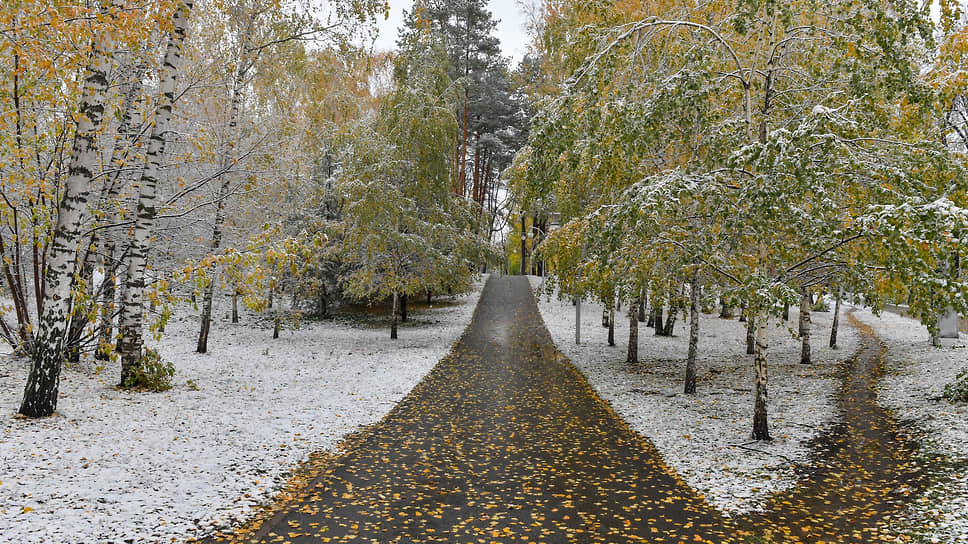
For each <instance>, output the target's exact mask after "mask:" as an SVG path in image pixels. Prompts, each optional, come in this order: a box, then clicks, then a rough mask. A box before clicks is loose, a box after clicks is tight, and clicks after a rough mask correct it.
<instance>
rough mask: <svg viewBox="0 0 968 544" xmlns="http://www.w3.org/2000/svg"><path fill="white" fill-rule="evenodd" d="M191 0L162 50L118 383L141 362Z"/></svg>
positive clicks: (131, 259) (135, 232) (184, 3)
mask: <svg viewBox="0 0 968 544" xmlns="http://www.w3.org/2000/svg"><path fill="white" fill-rule="evenodd" d="M193 5H194V0H183V1H182V3H181V4H180V5H179V6H178V9H177V10H176V11H175V14H174V16H173V17H172V31H171V35H170V36H169V38H168V46H167V48H166V50H165V59H164V65H163V68H162V75H161V82H160V84H159V87H158V91H159V101H158V106H157V107H156V108H155V118H154V124H153V126H152V128H151V136H150V137H149V139H148V152H147V155H146V157H145V168H144V170H143V171H142V172H141V182H140V183H139V186H138V189H139V191H138V209H137V212H136V216H135V224H134V228H133V229H132V234H131V240H130V242H129V249H128V272H127V275H126V277H125V282H124V289H123V292H122V295H121V300H122V304H121V318H120V324H119V325H120V326H119V328H120V334H121V340H120V344H119V346H118V348H119V350H118V351H120V353H121V384H120V385H121V386H122V387H123V386H124V384H125V383H126V382H127V381H128V379H129V378H130V377H131V376H132V372H133V371H134V370H135V368H136V367H137V366H138V365H139V364H141V362H140V361H141V352H142V329H143V322H144V291H145V269H146V268H147V265H148V252H149V250H150V243H151V230H152V228H153V227H154V222H155V214H156V209H155V205H156V202H155V201H156V192H157V186H158V176H159V171H160V169H161V163H162V159H163V158H164V154H165V136H166V132H167V131H168V125H169V123H170V121H171V112H172V107H173V104H174V100H175V82H176V80H177V77H178V67H179V65H180V64H181V48H182V45H183V44H184V43H185V35H186V34H187V33H188V16H189V14H190V13H191V10H192V6H193Z"/></svg>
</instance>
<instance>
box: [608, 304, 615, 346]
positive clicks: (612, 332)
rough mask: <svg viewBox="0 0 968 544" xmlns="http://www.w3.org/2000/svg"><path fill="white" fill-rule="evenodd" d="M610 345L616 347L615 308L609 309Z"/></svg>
mask: <svg viewBox="0 0 968 544" xmlns="http://www.w3.org/2000/svg"><path fill="white" fill-rule="evenodd" d="M608 345H609V346H614V345H615V306H614V305H613V306H612V307H611V308H609V309H608Z"/></svg>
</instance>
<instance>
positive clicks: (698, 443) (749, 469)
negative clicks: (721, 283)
mask: <svg viewBox="0 0 968 544" xmlns="http://www.w3.org/2000/svg"><path fill="white" fill-rule="evenodd" d="M539 282H540V278H532V285H534V286H535V287H538V285H539ZM538 306H539V308H540V309H541V315H542V317H543V318H544V321H545V324H546V325H547V327H548V330H549V331H550V332H551V335H552V337H553V338H554V340H555V344H556V345H557V346H558V349H560V350H561V351H562V353H564V354H565V356H567V357H568V358H569V359H570V360H571V362H572V363H573V364H574V365H575V366H576V367H578V369H579V370H580V371H581V372H582V373H583V374H584V375H585V377H586V378H587V379H588V381H589V383H590V384H591V386H592V387H593V388H594V389H595V390H596V391H597V392H598V393H599V394H600V395H601V396H602V398H604V399H605V400H607V401H608V402H609V403H610V404H611V405H612V407H613V408H614V409H615V411H616V412H618V414H619V415H621V416H622V417H623V418H624V419H625V420H626V421H627V422H628V424H629V425H630V426H631V427H632V428H633V429H634V430H635V431H637V432H638V433H640V434H641V435H643V436H644V437H646V438H647V439H649V441H651V442H652V443H653V444H654V445H655V446H656V447H657V448H658V449H659V452H660V453H661V454H662V457H663V458H664V459H665V461H666V462H667V463H668V464H669V466H671V467H672V468H673V469H674V470H675V471H676V472H678V474H679V475H680V476H682V477H683V479H684V480H685V481H686V482H687V483H688V484H689V485H691V486H693V487H694V488H696V489H697V490H699V491H700V492H701V493H702V494H704V495H705V496H706V499H707V500H708V501H709V502H710V503H711V504H713V505H714V506H716V507H718V508H720V509H722V510H724V511H725V512H726V513H739V512H743V511H748V510H752V509H756V508H757V507H758V506H759V505H760V504H762V501H763V499H764V498H766V497H767V496H768V495H770V494H772V493H774V492H776V491H778V490H782V489H785V488H788V487H790V486H792V485H793V484H795V483H796V474H795V471H794V470H793V466H794V465H795V464H798V463H804V462H806V461H807V459H808V457H809V453H810V452H809V447H808V446H809V444H808V442H809V441H810V439H811V438H814V437H815V436H817V435H818V434H819V433H820V432H821V431H822V430H823V429H824V426H825V425H826V424H827V423H829V422H831V421H832V420H833V419H834V418H835V417H836V416H837V412H838V409H837V405H836V393H837V390H838V388H839V380H838V379H837V378H836V377H835V375H834V374H835V373H836V372H837V370H838V368H839V363H840V361H842V360H844V359H847V358H849V357H850V356H851V355H853V353H854V351H855V350H856V348H857V345H858V336H857V333H856V331H854V330H853V329H851V328H850V327H848V326H847V325H846V322H847V319H846V311H845V310H844V309H843V308H842V310H841V317H840V323H841V326H840V329H839V334H838V345H839V349H837V350H833V349H830V348H829V347H827V343H828V339H829V338H828V336H827V335H828V334H829V331H830V325H831V321H832V318H833V313H832V312H813V313H812V314H811V318H812V320H813V326H814V328H813V331H814V332H813V338H812V342H811V347H812V355H813V361H814V362H813V364H811V365H801V364H800V341H799V340H798V339H794V338H793V336H792V334H791V332H790V329H789V328H790V327H793V328H794V329H795V328H796V326H797V325H796V319H797V309H796V308H791V310H790V317H791V320H792V321H791V322H788V323H786V324H785V325H784V326H783V327H779V328H771V330H770V347H769V351H768V357H769V380H770V381H769V394H770V400H769V418H770V425H771V433H772V436H773V440H772V441H771V442H769V443H758V442H751V441H750V433H751V431H752V416H753V393H752V384H753V363H752V356H751V355H747V354H746V324H745V323H741V322H738V321H737V320H736V319H729V320H727V319H720V318H719V317H718V313H717V314H713V315H709V314H702V317H701V319H700V321H699V323H700V342H699V359H698V361H697V369H698V380H697V382H698V383H697V387H698V394H696V395H695V396H692V395H684V394H682V387H683V377H684V375H685V359H686V353H687V350H688V340H689V338H688V336H689V335H688V326H689V325H688V320H684V319H683V318H682V315H681V314H680V318H679V320H678V322H677V323H676V331H675V334H676V336H675V337H673V338H668V337H656V336H654V334H653V331H652V329H649V328H647V327H645V324H644V323H640V324H639V360H640V361H641V362H640V363H639V364H638V365H634V366H633V365H629V364H627V363H625V358H626V350H627V345H628V331H629V324H628V317H627V315H626V314H625V312H616V319H615V321H616V326H615V343H616V346H615V347H609V346H608V344H607V333H608V331H607V329H606V328H603V327H602V305H600V304H590V303H588V302H583V303H582V312H581V315H582V327H581V331H582V333H581V336H582V344H581V345H576V344H575V329H574V326H575V308H574V306H573V305H572V304H571V303H570V302H569V301H559V300H557V299H555V298H553V297H548V296H547V295H541V296H540V297H539V302H538ZM623 309H625V308H624V307H623ZM774 321H776V320H774ZM747 448H748V449H747Z"/></svg>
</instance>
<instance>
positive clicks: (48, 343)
mask: <svg viewBox="0 0 968 544" xmlns="http://www.w3.org/2000/svg"><path fill="white" fill-rule="evenodd" d="M122 6H123V4H122V2H120V0H116V1H115V2H114V3H113V4H111V6H110V7H105V9H103V10H102V11H101V12H100V13H99V14H98V19H99V22H100V24H99V25H98V28H97V30H96V31H95V34H94V37H93V39H92V45H91V57H90V59H91V60H90V64H89V65H88V67H87V69H86V70H85V72H84V84H83V88H82V91H81V96H80V100H79V105H78V114H77V128H76V130H75V134H74V144H73V146H72V148H71V152H70V156H71V159H70V163H69V169H68V174H67V177H66V179H65V180H64V188H63V193H62V194H61V195H60V197H59V204H58V207H57V220H56V223H55V226H54V230H53V234H52V239H51V245H50V256H49V259H48V261H47V267H46V270H45V271H43V273H44V275H45V290H44V293H43V297H42V300H38V305H39V306H40V307H42V310H41V311H40V312H39V313H40V318H39V321H38V323H37V331H36V333H35V335H34V347H33V350H32V352H31V365H30V373H29V375H28V376H27V385H26V387H25V389H24V398H23V402H22V403H21V405H20V413H21V414H23V415H24V416H27V417H46V416H50V415H51V414H53V413H54V411H55V410H56V409H57V395H58V386H59V382H60V371H61V364H62V362H63V357H64V340H65V333H66V331H67V329H68V326H69V323H70V311H71V287H72V282H73V278H74V273H75V264H76V254H77V250H78V246H79V243H80V240H81V229H82V225H83V223H84V221H85V218H86V215H87V213H88V206H89V203H88V198H89V195H90V194H91V190H92V186H91V184H92V181H93V179H94V176H95V175H96V174H97V164H98V147H97V135H98V132H99V130H100V129H101V126H102V122H103V120H104V105H105V100H106V94H107V85H108V71H109V70H110V68H111V52H112V48H113V47H114V43H115V37H114V35H113V33H112V31H113V28H112V19H113V18H114V16H115V14H116V13H117V10H120V9H121V8H122Z"/></svg>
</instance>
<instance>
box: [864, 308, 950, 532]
mask: <svg viewBox="0 0 968 544" xmlns="http://www.w3.org/2000/svg"><path fill="white" fill-rule="evenodd" d="M856 316H857V318H858V319H860V320H861V321H864V322H865V323H867V324H868V325H870V326H871V327H873V329H874V332H876V333H877V335H878V336H880V337H881V340H882V341H884V342H885V343H886V344H887V348H888V351H887V360H886V362H885V363H886V371H885V376H884V378H883V379H882V380H881V383H880V387H879V390H878V398H879V399H880V402H881V404H882V405H883V406H885V407H886V408H889V409H890V410H892V411H893V412H894V414H895V415H896V416H897V417H898V419H899V420H901V421H902V422H904V423H906V424H912V425H914V426H915V431H920V432H923V433H924V436H923V440H922V449H923V451H924V452H925V454H927V455H933V454H934V453H940V454H942V455H945V456H948V457H950V458H952V459H954V460H959V461H968V406H966V405H965V404H958V403H954V404H953V403H951V402H949V401H948V400H946V399H944V398H943V394H944V388H945V385H947V384H949V383H951V382H953V381H955V377H956V376H957V374H958V372H959V371H961V370H962V369H965V368H968V337H966V336H965V335H964V334H962V335H961V338H959V339H954V338H952V339H944V340H942V343H943V345H944V347H942V348H934V347H932V346H931V345H930V342H929V338H928V332H927V330H926V329H925V328H924V327H923V326H921V325H920V324H919V323H918V322H917V321H915V320H913V319H910V318H907V317H901V316H899V315H897V314H894V313H890V312H884V313H883V314H882V315H881V316H879V317H876V316H874V315H873V314H872V313H871V312H870V311H869V310H861V309H858V310H857V312H856ZM915 434H917V432H915ZM915 511H916V512H917V513H918V517H920V518H921V520H923V525H922V526H919V527H914V530H915V532H917V533H919V534H920V535H921V536H922V538H923V540H924V541H927V542H968V473H965V472H964V471H961V472H960V474H959V475H956V476H954V477H952V478H950V479H949V478H946V479H942V480H941V481H939V482H938V483H937V484H936V485H935V486H934V487H932V488H931V489H929V490H928V493H927V495H926V500H923V501H921V502H919V503H917V504H915Z"/></svg>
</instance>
